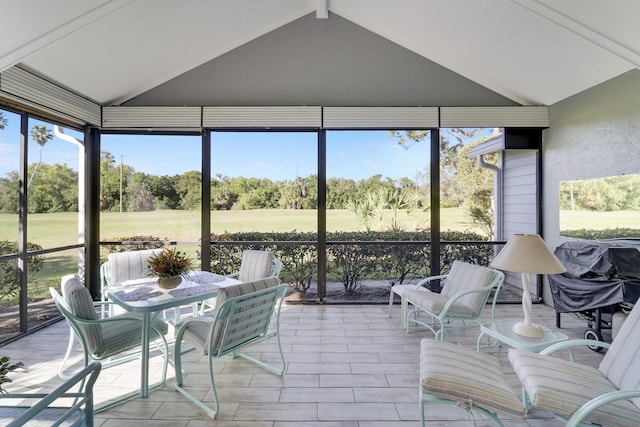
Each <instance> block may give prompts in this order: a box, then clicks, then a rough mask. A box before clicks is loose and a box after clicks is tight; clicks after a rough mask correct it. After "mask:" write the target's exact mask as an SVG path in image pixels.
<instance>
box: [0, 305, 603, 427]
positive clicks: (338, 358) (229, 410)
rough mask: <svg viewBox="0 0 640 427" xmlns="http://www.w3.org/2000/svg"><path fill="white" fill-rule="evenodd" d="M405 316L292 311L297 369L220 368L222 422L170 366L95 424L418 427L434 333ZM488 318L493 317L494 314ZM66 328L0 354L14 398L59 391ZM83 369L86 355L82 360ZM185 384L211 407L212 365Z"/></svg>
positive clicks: (433, 410) (113, 389) (116, 374)
mask: <svg viewBox="0 0 640 427" xmlns="http://www.w3.org/2000/svg"><path fill="white" fill-rule="evenodd" d="M399 311H400V308H399V306H398V305H396V306H394V315H393V317H392V318H388V317H387V306H386V305H324V306H320V305H285V306H283V310H282V315H281V337H282V338H281V339H282V344H283V348H284V352H285V358H286V360H287V362H288V367H287V371H286V372H285V374H284V376H282V377H280V376H277V375H273V374H270V373H268V372H266V371H263V370H261V369H260V368H257V367H256V366H254V365H252V364H250V363H249V362H246V361H244V360H242V359H235V360H233V359H231V358H226V357H225V358H223V359H221V360H219V361H216V362H215V371H216V384H217V387H218V393H219V396H220V399H221V402H222V403H221V410H220V413H219V415H218V418H217V419H216V420H213V419H211V418H209V417H208V416H206V415H205V414H204V413H203V412H202V411H201V410H199V409H198V408H197V407H195V406H194V405H192V404H191V403H190V402H189V401H187V400H186V399H185V398H184V397H183V396H182V395H180V394H179V393H178V392H177V391H175V390H174V388H173V385H174V383H175V377H174V371H173V368H172V367H171V366H170V368H169V374H168V377H167V384H166V386H164V387H163V388H161V389H158V390H155V391H152V392H151V393H150V396H149V397H148V398H145V399H142V398H135V399H133V400H131V401H128V402H126V403H124V404H122V405H119V406H117V407H115V408H112V409H109V410H106V411H103V412H100V413H98V414H96V425H97V426H103V427H114V426H115V427H123V426H127V427H129V426H157V427H160V426H185V427H187V426H188V427H199V426H237V427H243V426H252V427H288V426H292V427H293V426H296V427H316V426H317V427H337V426H341V427H342V426H344V427H396V426H397V427H400V426H418V425H419V421H418V420H419V405H418V370H419V360H418V355H419V343H420V340H421V339H422V338H425V337H430V336H431V335H430V333H429V332H428V331H426V330H413V331H412V332H411V333H410V334H407V333H406V331H404V330H403V329H402V328H401V327H400V319H399ZM485 312H486V314H487V315H488V314H489V310H485ZM533 312H534V315H535V320H536V321H537V322H539V323H541V324H543V325H546V326H548V327H554V326H555V312H554V311H553V309H552V308H550V307H548V306H545V305H535V306H534V310H533ZM521 313H522V311H521V307H520V305H517V304H504V305H499V306H498V308H497V317H498V318H509V317H520V316H521ZM562 327H563V331H564V332H565V333H566V334H568V335H570V336H571V337H575V338H581V337H582V334H583V332H584V330H585V329H586V327H587V325H586V322H585V321H584V320H580V319H578V318H577V317H575V316H574V315H570V314H569V315H563V317H562ZM477 335H478V332H477V331H465V332H456V333H453V334H452V338H451V340H452V341H454V342H458V343H461V344H463V345H468V346H473V345H475V342H476V337H477ZM67 338H68V328H67V326H66V323H65V322H64V321H62V322H59V323H57V324H55V325H53V326H50V327H48V328H46V329H44V330H42V331H40V332H38V333H36V334H32V335H30V336H28V337H25V338H23V339H21V340H18V341H16V342H14V343H11V344H8V345H7V346H5V347H3V348H2V349H0V352H1V353H2V354H6V355H8V356H10V357H11V358H12V361H23V362H24V363H25V364H26V365H27V367H28V369H29V370H28V372H26V373H15V374H14V375H13V379H14V382H13V383H11V384H8V386H9V389H10V391H12V392H28V391H31V392H33V391H35V390H42V389H44V390H48V389H51V388H53V387H55V386H56V385H58V384H60V382H61V380H60V379H59V378H58V377H57V369H58V365H59V363H60V361H61V359H62V356H63V354H64V351H65V349H66V344H67ZM483 351H485V352H490V353H492V354H494V355H496V356H497V357H498V358H499V359H500V361H501V363H502V366H503V368H504V370H505V372H507V373H508V378H509V381H510V383H511V384H512V386H513V387H514V390H516V391H517V392H518V395H519V393H520V387H519V383H518V380H517V378H516V377H515V374H514V373H513V371H512V369H511V367H510V365H509V363H508V361H507V359H506V351H507V348H506V346H503V347H502V348H499V347H496V348H493V349H485V350H483ZM247 352H248V353H251V354H253V355H255V356H259V357H261V358H263V359H264V360H272V359H274V358H275V357H276V356H277V353H276V346H275V343H274V342H273V341H270V342H264V343H260V344H257V345H255V346H254V347H253V348H251V350H250V351H247ZM76 353H77V356H76V357H75V360H76V361H80V350H79V348H78V351H77V352H76ZM576 358H577V360H578V361H580V362H582V363H588V364H591V365H594V366H597V364H598V363H599V361H600V360H601V359H602V354H600V353H596V352H593V351H590V350H588V349H587V348H585V347H582V348H579V350H578V351H577V355H576ZM161 359H162V357H161V356H160V355H159V354H158V355H156V356H154V357H153V358H152V362H151V363H152V368H151V380H152V381H153V380H154V379H155V380H156V381H157V380H158V379H159V378H160V367H161ZM184 360H185V361H186V362H185V367H184V368H185V371H186V372H187V374H188V375H187V376H186V378H185V385H186V386H189V387H191V389H192V390H194V391H196V392H199V393H200V394H201V395H203V396H205V400H206V401H209V402H210V403H211V402H212V396H211V392H210V390H209V387H208V373H207V372H208V371H207V363H206V359H205V358H204V357H202V356H201V355H200V354H196V352H191V353H189V354H188V355H186V356H185V359H184ZM139 375H140V374H139V364H138V363H137V362H131V363H127V364H124V365H120V366H117V367H113V368H110V369H106V370H103V371H102V373H101V375H100V377H99V379H98V384H97V387H96V404H100V403H101V402H105V401H107V400H108V399H109V398H111V397H113V396H117V395H120V394H124V393H126V392H128V391H133V390H135V389H136V387H138V386H139ZM426 418H427V420H428V421H427V426H429V427H472V426H475V427H482V426H490V425H493V424H492V423H490V422H488V421H486V420H483V419H482V418H481V417H480V416H479V415H478V414H477V413H471V414H468V413H466V412H465V411H464V410H462V409H460V408H457V407H455V406H449V405H433V404H431V405H427V408H426ZM503 420H504V423H505V425H506V426H507V427H516V426H517V427H525V426H530V427H551V426H560V425H562V424H561V423H560V422H559V421H557V420H555V419H553V418H552V417H551V416H550V415H549V414H547V413H544V412H542V411H538V410H533V411H531V412H530V413H529V414H527V416H526V417H525V418H524V419H523V420H509V419H505V418H503Z"/></svg>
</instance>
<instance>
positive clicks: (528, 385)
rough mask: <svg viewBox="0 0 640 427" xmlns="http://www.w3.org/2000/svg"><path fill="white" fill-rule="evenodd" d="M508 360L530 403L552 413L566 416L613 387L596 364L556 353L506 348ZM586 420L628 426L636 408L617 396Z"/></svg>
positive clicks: (633, 422) (638, 413)
mask: <svg viewBox="0 0 640 427" xmlns="http://www.w3.org/2000/svg"><path fill="white" fill-rule="evenodd" d="M509 361H510V362H511V365H512V366H513V369H514V370H515V371H516V374H517V375H518V378H519V379H520V382H521V383H522V385H523V386H524V388H525V390H526V391H527V393H528V394H529V398H530V400H531V404H532V405H533V406H535V407H536V408H541V409H544V410H547V411H550V412H553V413H555V414H560V415H563V416H567V417H569V416H571V415H573V413H574V412H575V411H577V410H578V408H580V407H581V406H582V405H583V404H585V403H587V402H588V401H589V400H591V399H593V398H594V397H597V396H600V395H602V394H604V393H608V392H610V391H616V390H617V387H616V386H615V385H613V384H612V383H611V381H609V380H608V379H607V378H606V377H605V376H604V375H603V374H602V373H601V372H600V371H599V370H597V369H596V368H593V367H591V366H587V365H581V364H579V363H572V362H570V361H568V360H564V359H560V358H558V357H554V356H550V355H549V356H545V355H542V354H538V353H531V352H527V351H524V350H515V349H509ZM634 369H636V368H630V369H629V371H632V370H634ZM586 420H587V421H591V422H595V423H598V424H603V425H606V426H619V427H629V426H633V425H638V420H640V410H638V408H636V407H635V406H634V405H633V404H632V403H631V402H630V401H629V400H618V401H616V402H613V403H610V404H608V405H604V406H602V407H601V408H599V409H597V410H596V411H594V412H593V413H591V415H590V416H589V417H587V418H586Z"/></svg>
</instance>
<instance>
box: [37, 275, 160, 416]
mask: <svg viewBox="0 0 640 427" xmlns="http://www.w3.org/2000/svg"><path fill="white" fill-rule="evenodd" d="M61 282H62V283H61V284H62V294H63V295H62V296H61V295H60V294H59V293H58V292H57V291H56V290H55V289H54V288H49V291H50V292H51V296H52V297H53V301H54V303H55V304H56V307H57V308H58V310H60V312H61V313H62V315H63V316H64V317H65V319H66V320H67V323H68V324H69V327H70V334H71V338H70V339H69V345H68V346H67V351H66V353H65V355H64V358H63V360H62V363H61V364H60V367H59V369H58V375H59V376H60V377H61V378H64V379H68V378H71V376H72V375H73V374H68V373H66V372H65V365H66V364H67V361H68V359H69V357H70V355H71V353H72V351H73V343H74V339H73V337H74V336H75V337H77V338H78V340H79V341H80V344H81V346H82V349H83V353H84V365H85V366H87V365H88V364H89V362H90V361H91V360H95V361H105V363H104V368H108V367H111V366H115V365H119V364H122V363H126V362H129V361H131V360H133V359H136V358H139V357H140V352H139V351H133V350H135V349H136V348H138V347H140V343H141V342H142V318H141V317H140V316H138V315H136V314H130V313H126V314H120V315H116V316H113V317H107V318H101V317H100V316H99V315H98V311H99V310H100V307H101V306H102V305H103V303H100V302H98V303H94V302H93V300H92V299H91V294H90V293H89V291H88V290H87V288H85V286H84V284H83V283H82V281H81V280H80V278H79V277H78V276H77V275H75V274H71V275H67V276H64V277H62V280H61ZM106 304H110V303H108V302H107V303H106ZM167 331H168V327H167V324H166V323H165V322H163V321H162V320H161V319H154V320H153V321H152V322H151V329H150V333H151V339H153V340H155V341H156V343H158V341H159V343H160V344H161V345H159V347H160V349H161V351H162V353H163V356H164V364H163V369H162V380H161V382H160V383H159V384H156V385H155V386H154V387H153V388H157V387H160V386H162V385H164V384H165V381H166V376H167V364H168V354H169V347H168V344H167V340H166V338H165V335H166V334H167ZM116 356H117V357H116ZM134 395H137V392H136V393H132V394H131V395H127V396H126V397H123V398H122V399H121V400H118V402H115V403H114V404H117V403H120V402H122V401H124V400H127V399H129V398H131V397H133V396H134ZM109 406H113V405H109ZM101 409H106V407H103V408H101Z"/></svg>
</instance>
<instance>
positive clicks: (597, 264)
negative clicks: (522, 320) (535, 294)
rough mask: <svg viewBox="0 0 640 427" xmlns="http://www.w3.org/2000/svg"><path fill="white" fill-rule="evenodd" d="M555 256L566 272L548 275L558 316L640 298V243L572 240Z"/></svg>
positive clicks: (632, 301) (561, 247) (630, 301)
mask: <svg viewBox="0 0 640 427" xmlns="http://www.w3.org/2000/svg"><path fill="white" fill-rule="evenodd" d="M554 253H555V255H556V256H557V257H558V259H559V260H560V262H562V264H563V265H564V266H565V268H566V269H567V272H566V273H563V274H550V275H549V276H548V277H549V286H550V288H551V293H552V295H553V304H554V307H555V309H556V311H557V312H558V313H569V312H577V311H586V310H594V309H596V308H601V307H607V306H610V305H614V304H619V303H622V302H629V303H635V302H636V301H637V300H638V298H640V242H635V241H612V242H605V241H570V242H565V243H563V244H561V245H560V246H558V247H557V248H556V250H555V252H554Z"/></svg>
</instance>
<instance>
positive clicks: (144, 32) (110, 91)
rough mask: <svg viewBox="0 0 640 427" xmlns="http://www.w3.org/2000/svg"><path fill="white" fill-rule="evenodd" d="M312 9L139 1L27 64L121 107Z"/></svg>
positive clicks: (246, 0)
mask: <svg viewBox="0 0 640 427" xmlns="http://www.w3.org/2000/svg"><path fill="white" fill-rule="evenodd" d="M314 6H315V2H313V1H311V0H308V1H305V0H302V1H301V0H271V1H268V2H265V1H252V0H234V1H202V0H182V1H180V2H177V1H173V0H137V1H135V2H133V3H130V4H128V5H127V6H126V7H123V8H121V9H120V10H118V11H116V12H114V13H112V14H110V15H108V16H105V17H104V18H103V19H101V20H99V21H97V22H95V23H94V24H92V25H91V26H87V27H85V28H82V29H81V30H78V31H76V32H74V33H72V34H70V35H68V36H66V37H64V38H63V39H60V40H58V41H57V42H56V43H54V44H52V45H51V46H50V47H49V49H47V50H46V51H40V52H38V53H37V54H35V55H33V56H32V57H30V58H29V59H28V60H26V61H24V63H25V64H26V65H27V66H28V67H29V68H30V69H33V70H42V71H43V72H44V73H45V74H46V76H47V77H48V78H51V79H53V80H55V81H57V82H59V83H61V84H63V85H65V86H67V87H71V88H73V89H74V90H76V91H79V92H80V93H83V94H87V95H88V96H89V97H90V98H92V99H94V100H95V101H97V102H99V103H101V104H107V105H109V104H118V103H120V102H121V101H122V100H126V99H129V98H131V97H133V96H136V95H138V94H139V93H142V92H144V91H146V90H148V89H151V88H152V87H154V86H156V85H158V84H160V83H163V82H165V81H167V80H169V79H171V78H173V77H175V76H177V75H179V74H181V73H183V72H185V71H188V70H190V69H191V68H194V67H196V66H198V65H200V64H202V63H204V62H206V61H208V60H210V59H212V58H215V57H216V56H218V55H221V54H223V53H225V52H227V51H229V50H231V49H233V48H235V47H238V46H240V45H242V44H243V43H246V42H248V41H250V40H252V39H254V38H256V37H259V36H261V35H263V34H265V33H267V32H269V31H271V30H273V29H275V28H278V27H279V26H281V25H283V24H286V23H287V22H290V21H292V20H294V19H297V18H299V17H300V16H303V15H305V14H307V13H309V12H311V11H313V10H314ZM65 53H67V54H66V55H65ZM78 53H80V55H78ZM79 56H81V57H84V58H83V60H79V58H78V57H79ZM65 57H68V59H67V60H65Z"/></svg>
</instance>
